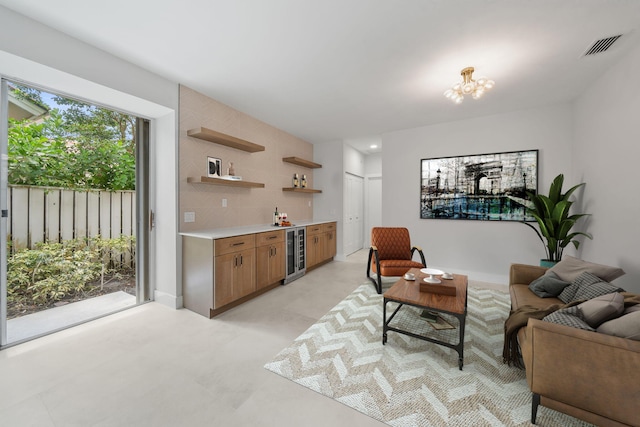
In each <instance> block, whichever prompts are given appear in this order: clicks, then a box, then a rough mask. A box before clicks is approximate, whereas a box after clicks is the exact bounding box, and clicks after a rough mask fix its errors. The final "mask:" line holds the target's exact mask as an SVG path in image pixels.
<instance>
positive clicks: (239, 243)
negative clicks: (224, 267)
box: [215, 234, 256, 256]
mask: <svg viewBox="0 0 640 427" xmlns="http://www.w3.org/2000/svg"><path fill="white" fill-rule="evenodd" d="M215 245H216V246H215V256H220V255H224V254H230V253H232V252H238V251H243V250H245V249H251V248H255V247H256V235H255V234H247V235H244V236H235V237H227V238H225V239H217V240H216V243H215Z"/></svg>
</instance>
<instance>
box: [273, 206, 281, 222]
mask: <svg viewBox="0 0 640 427" xmlns="http://www.w3.org/2000/svg"><path fill="white" fill-rule="evenodd" d="M279 223H280V214H278V207H277V206H276V211H275V212H274V213H273V225H278V224H279Z"/></svg>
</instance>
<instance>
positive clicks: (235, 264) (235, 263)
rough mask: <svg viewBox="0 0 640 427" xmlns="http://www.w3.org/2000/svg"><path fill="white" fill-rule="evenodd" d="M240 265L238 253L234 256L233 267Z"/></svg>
mask: <svg viewBox="0 0 640 427" xmlns="http://www.w3.org/2000/svg"><path fill="white" fill-rule="evenodd" d="M237 266H238V255H236V256H234V257H233V268H236V267H237Z"/></svg>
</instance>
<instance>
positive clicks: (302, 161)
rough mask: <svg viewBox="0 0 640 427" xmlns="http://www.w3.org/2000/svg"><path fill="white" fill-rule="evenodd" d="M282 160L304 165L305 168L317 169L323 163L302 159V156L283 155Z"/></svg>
mask: <svg viewBox="0 0 640 427" xmlns="http://www.w3.org/2000/svg"><path fill="white" fill-rule="evenodd" d="M282 161H283V162H287V163H293V164H294V165H298V166H302V167H304V168H309V169H317V168H321V167H322V165H321V164H319V163H315V162H312V161H310V160H305V159H301V158H300V157H283V158H282Z"/></svg>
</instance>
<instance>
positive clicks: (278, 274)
mask: <svg viewBox="0 0 640 427" xmlns="http://www.w3.org/2000/svg"><path fill="white" fill-rule="evenodd" d="M256 258H257V260H256V266H257V277H256V283H257V288H258V289H262V288H265V287H267V286H269V285H272V284H274V283H276V282H278V281H280V280H282V279H284V276H285V273H284V270H285V258H284V242H278V243H274V244H271V245H265V246H259V247H258V248H257V249H256Z"/></svg>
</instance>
